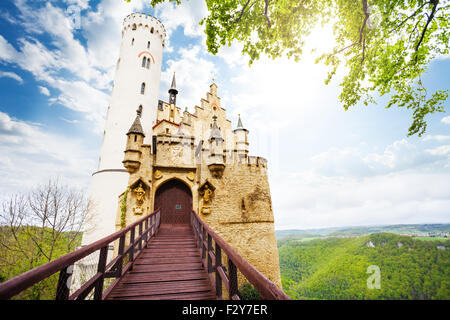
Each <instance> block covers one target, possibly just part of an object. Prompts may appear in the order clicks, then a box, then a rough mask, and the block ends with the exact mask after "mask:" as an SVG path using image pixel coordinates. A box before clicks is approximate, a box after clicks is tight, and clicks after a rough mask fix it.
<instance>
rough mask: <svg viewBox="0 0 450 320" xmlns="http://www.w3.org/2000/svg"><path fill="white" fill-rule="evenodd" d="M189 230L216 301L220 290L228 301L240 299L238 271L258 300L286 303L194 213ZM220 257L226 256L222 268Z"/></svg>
mask: <svg viewBox="0 0 450 320" xmlns="http://www.w3.org/2000/svg"><path fill="white" fill-rule="evenodd" d="M191 226H192V229H193V231H194V235H195V237H196V240H197V247H198V248H201V253H202V259H203V263H204V266H205V267H206V269H207V272H208V274H209V278H210V281H211V284H212V286H213V287H214V289H215V291H216V296H217V298H218V299H223V287H225V289H226V291H227V292H228V297H229V299H231V300H240V299H241V296H240V292H239V284H238V271H239V272H240V273H241V274H242V275H243V276H244V277H245V278H246V279H247V281H248V282H249V283H251V284H252V285H253V287H255V289H256V290H257V291H258V293H259V295H260V297H261V299H263V300H290V298H289V297H288V296H287V295H286V294H285V293H284V292H283V290H281V289H280V288H278V287H277V286H276V285H275V284H274V283H273V282H272V281H270V280H269V279H268V278H267V277H266V276H265V275H263V274H262V273H261V272H259V271H258V270H257V269H256V268H255V267H253V266H252V265H251V264H250V263H249V262H248V261H247V260H245V259H244V258H243V257H242V256H241V255H239V253H237V251H236V250H234V249H233V248H232V247H231V246H230V245H229V244H228V243H226V242H225V240H223V239H222V238H221V237H220V236H219V235H217V234H216V233H215V232H214V231H213V230H212V229H211V227H209V226H208V225H207V224H206V223H205V222H204V221H203V220H202V219H201V218H200V217H199V215H198V214H197V213H196V212H195V211H191ZM213 241H214V246H213ZM223 254H224V255H226V259H225V260H226V263H227V265H228V267H225V266H224V265H223V260H224V259H223V258H224V257H223ZM222 284H223V285H222Z"/></svg>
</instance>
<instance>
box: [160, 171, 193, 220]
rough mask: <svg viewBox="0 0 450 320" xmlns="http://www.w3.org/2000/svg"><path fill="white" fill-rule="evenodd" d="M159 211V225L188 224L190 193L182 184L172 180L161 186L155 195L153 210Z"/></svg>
mask: <svg viewBox="0 0 450 320" xmlns="http://www.w3.org/2000/svg"><path fill="white" fill-rule="evenodd" d="M157 208H160V209H161V224H176V225H183V224H189V214H190V212H191V210H192V193H191V190H190V189H189V187H188V186H187V185H185V184H184V183H183V182H181V181H179V180H176V179H173V180H169V181H167V182H165V183H164V184H162V185H161V186H160V187H159V188H158V190H156V194H155V209H157Z"/></svg>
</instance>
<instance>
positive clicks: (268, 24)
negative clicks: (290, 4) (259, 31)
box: [264, 0, 272, 28]
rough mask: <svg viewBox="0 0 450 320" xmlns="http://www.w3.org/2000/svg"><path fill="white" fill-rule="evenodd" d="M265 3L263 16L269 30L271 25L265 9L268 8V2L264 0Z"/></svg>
mask: <svg viewBox="0 0 450 320" xmlns="http://www.w3.org/2000/svg"><path fill="white" fill-rule="evenodd" d="M265 2H266V6H265V8H264V16H265V17H266V20H267V26H268V27H269V28H270V27H271V26H272V25H271V24H270V19H269V17H268V16H267V8H268V7H269V0H265Z"/></svg>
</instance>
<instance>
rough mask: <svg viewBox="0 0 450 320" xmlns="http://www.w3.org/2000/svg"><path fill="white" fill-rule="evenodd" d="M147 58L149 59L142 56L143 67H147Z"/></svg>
mask: <svg viewBox="0 0 450 320" xmlns="http://www.w3.org/2000/svg"><path fill="white" fill-rule="evenodd" d="M146 60H147V58H146V57H143V58H142V67H143V68H145V62H146Z"/></svg>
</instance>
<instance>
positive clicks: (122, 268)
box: [0, 210, 289, 300]
mask: <svg viewBox="0 0 450 320" xmlns="http://www.w3.org/2000/svg"><path fill="white" fill-rule="evenodd" d="M112 244H116V246H115V247H116V248H117V251H116V256H115V257H114V258H113V259H111V261H109V262H107V261H108V248H109V247H110V245H112ZM92 254H94V255H95V256H96V257H98V260H97V263H96V269H97V272H96V273H95V275H93V276H92V277H91V278H90V279H87V280H86V281H85V282H84V283H83V284H82V285H81V287H80V288H79V289H78V290H76V291H75V292H72V293H71V292H70V288H69V287H70V277H71V270H73V266H74V264H76V263H77V262H79V261H82V259H85V258H86V257H88V256H89V255H92ZM238 272H240V274H241V275H242V276H243V277H244V278H245V279H246V281H247V282H249V283H251V284H252V285H253V286H254V287H255V289H256V290H257V291H258V292H259V295H260V297H261V299H269V300H278V299H283V300H284V299H289V297H288V296H287V295H286V294H285V293H284V292H283V291H282V290H281V289H280V288H278V287H277V286H276V285H275V284H274V283H272V282H271V281H270V280H269V279H268V278H267V277H265V276H264V275H263V274H262V273H260V272H259V271H258V270H256V269H255V268H254V267H253V266H252V265H250V264H249V263H248V262H247V261H246V260H245V259H244V258H242V257H241V256H240V255H239V254H238V253H237V252H236V251H235V250H234V249H233V248H231V247H230V246H229V245H228V244H227V243H226V242H225V241H224V240H223V239H222V238H220V237H219V236H218V235H217V234H216V233H215V232H214V231H213V230H212V229H211V228H210V227H209V226H208V225H207V224H206V223H205V222H204V221H203V220H202V219H201V218H200V217H199V216H198V214H197V213H196V212H194V211H191V213H190V224H187V225H184V226H183V225H181V226H176V225H170V224H161V212H160V210H156V211H155V212H153V213H151V214H149V215H148V216H146V217H143V218H142V219H140V220H139V221H136V222H135V223H133V224H131V225H129V226H128V227H126V228H124V229H122V230H120V231H118V232H116V233H114V234H112V235H110V236H108V237H105V238H103V239H101V240H98V241H96V242H94V243H92V244H90V245H88V246H85V247H82V248H80V249H78V250H76V251H74V252H71V253H69V254H66V255H65V256H62V257H60V258H58V259H56V260H54V261H51V262H49V263H47V264H44V265H42V266H40V267H37V268H35V269H32V270H30V271H28V272H26V273H24V274H22V275H19V276H17V277H15V278H13V279H10V280H8V281H6V282H3V283H1V284H0V299H10V298H12V297H14V296H15V295H17V294H18V293H20V292H22V291H23V290H25V289H27V288H29V287H31V286H32V285H34V284H36V283H38V282H40V281H42V280H44V279H46V278H48V277H50V276H52V275H54V274H56V273H59V280H58V284H57V288H55V299H56V300H80V299H87V298H88V299H95V300H105V299H108V300H123V299H133V300H143V299H148V300H155V299H165V300H175V299H182V300H193V299H200V300H215V299H232V300H240V299H241V298H242V296H241V294H240V292H239V283H238V278H240V279H242V277H238ZM68 284H69V285H68Z"/></svg>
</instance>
